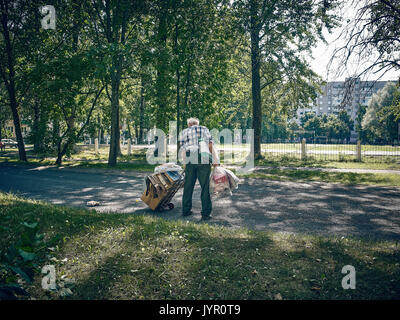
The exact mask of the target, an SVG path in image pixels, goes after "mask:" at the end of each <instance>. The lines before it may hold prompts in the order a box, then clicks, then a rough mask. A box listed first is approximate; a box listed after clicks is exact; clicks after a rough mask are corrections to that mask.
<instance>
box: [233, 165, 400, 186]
mask: <svg viewBox="0 0 400 320" xmlns="http://www.w3.org/2000/svg"><path fill="white" fill-rule="evenodd" d="M238 175H240V176H242V177H247V178H255V179H269V180H278V181H301V182H307V181H321V182H328V183H343V184H351V185H356V184H367V185H380V186H396V187H400V174H391V173H354V172H327V171H311V170H296V169H294V170H293V169H284V170H281V169H278V168H272V169H261V170H257V171H256V172H255V173H246V174H238Z"/></svg>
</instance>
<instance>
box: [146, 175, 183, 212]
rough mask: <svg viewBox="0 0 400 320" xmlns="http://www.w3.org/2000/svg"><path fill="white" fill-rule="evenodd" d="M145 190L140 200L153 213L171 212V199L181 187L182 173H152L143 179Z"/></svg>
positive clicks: (172, 206)
mask: <svg viewBox="0 0 400 320" xmlns="http://www.w3.org/2000/svg"><path fill="white" fill-rule="evenodd" d="M145 181H146V188H145V191H144V192H143V194H142V197H141V199H142V200H143V202H145V203H146V204H147V205H148V206H149V207H150V209H152V210H153V211H166V210H172V209H173V208H174V204H173V203H171V200H172V198H173V197H174V195H175V194H176V193H177V192H178V190H179V189H180V188H182V187H183V183H184V175H183V172H178V171H165V172H160V173H154V174H151V175H149V176H147V177H146V178H145Z"/></svg>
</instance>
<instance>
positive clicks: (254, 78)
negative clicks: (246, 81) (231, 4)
mask: <svg viewBox="0 0 400 320" xmlns="http://www.w3.org/2000/svg"><path fill="white" fill-rule="evenodd" d="M257 20H258V16H257V8H256V4H255V1H250V36H251V93H252V102H253V129H254V159H260V158H262V156H261V122H262V111H261V87H260V29H259V26H258V22H257Z"/></svg>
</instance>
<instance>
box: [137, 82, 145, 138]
mask: <svg viewBox="0 0 400 320" xmlns="http://www.w3.org/2000/svg"><path fill="white" fill-rule="evenodd" d="M141 82H142V83H141V88H140V106H139V135H137V134H136V137H137V138H138V144H142V143H143V125H144V80H143V78H142V81H141Z"/></svg>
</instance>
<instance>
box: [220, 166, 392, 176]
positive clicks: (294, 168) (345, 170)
mask: <svg viewBox="0 0 400 320" xmlns="http://www.w3.org/2000/svg"><path fill="white" fill-rule="evenodd" d="M225 167H226V168H228V169H239V168H240V166H236V165H226V166H225ZM271 169H278V170H302V171H322V172H350V173H390V174H400V170H382V169H357V168H350V169H344V168H343V169H339V168H319V167H284V166H282V167H270V166H255V167H254V168H252V169H250V170H249V172H252V173H256V172H258V171H262V170H271Z"/></svg>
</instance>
